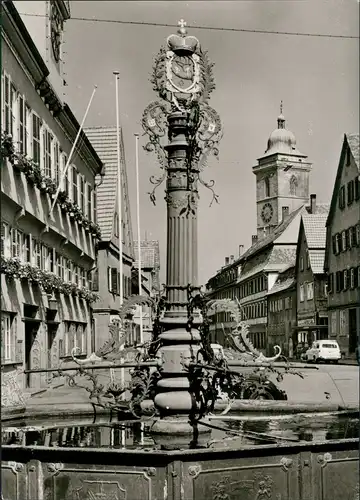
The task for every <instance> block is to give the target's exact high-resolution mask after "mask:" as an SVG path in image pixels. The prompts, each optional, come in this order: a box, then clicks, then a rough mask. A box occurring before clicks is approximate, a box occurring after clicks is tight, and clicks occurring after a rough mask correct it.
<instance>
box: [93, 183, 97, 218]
mask: <svg viewBox="0 0 360 500" xmlns="http://www.w3.org/2000/svg"><path fill="white" fill-rule="evenodd" d="M96 208H97V207H96V192H95V190H94V191H93V216H92V221H93V222H95V223H96Z"/></svg>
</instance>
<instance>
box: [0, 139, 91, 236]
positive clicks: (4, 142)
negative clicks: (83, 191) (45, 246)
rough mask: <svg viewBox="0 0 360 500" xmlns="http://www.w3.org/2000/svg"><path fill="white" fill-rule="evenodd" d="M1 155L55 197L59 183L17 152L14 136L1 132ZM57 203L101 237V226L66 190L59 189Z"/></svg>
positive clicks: (40, 188) (88, 229)
mask: <svg viewBox="0 0 360 500" xmlns="http://www.w3.org/2000/svg"><path fill="white" fill-rule="evenodd" d="M1 157H2V158H8V160H9V161H10V163H11V164H12V166H13V167H14V169H15V170H16V171H18V172H23V173H24V175H25V177H26V179H27V181H28V182H29V183H30V184H31V185H33V186H36V187H37V188H39V190H40V191H41V192H42V193H44V194H49V196H50V197H51V198H52V199H55V195H56V191H57V188H58V186H57V184H56V182H55V181H54V180H53V179H51V178H50V177H48V176H46V175H44V174H43V173H42V171H41V169H40V167H39V165H37V164H36V163H35V162H34V161H33V160H32V158H30V157H29V156H26V155H24V154H21V153H16V152H15V147H14V143H13V139H12V136H11V135H10V134H4V133H2V134H1ZM56 201H57V203H58V204H59V206H60V208H61V210H62V211H63V212H64V213H68V214H69V216H70V218H71V219H72V220H74V221H76V222H77V223H78V224H80V225H81V226H83V227H84V229H85V231H87V232H89V233H90V234H91V235H92V236H94V237H95V238H97V239H98V240H100V239H101V230H100V226H99V225H98V224H96V223H95V222H92V221H91V220H90V219H88V218H87V217H86V216H85V215H84V213H83V211H82V210H81V208H80V207H79V206H78V205H77V204H76V203H73V202H72V201H70V200H69V198H68V196H67V194H66V192H65V191H63V190H61V191H59V194H58V197H57V200H56Z"/></svg>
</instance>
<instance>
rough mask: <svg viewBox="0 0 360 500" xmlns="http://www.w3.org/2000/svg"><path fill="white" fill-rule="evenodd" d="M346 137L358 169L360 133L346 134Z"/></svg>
mask: <svg viewBox="0 0 360 500" xmlns="http://www.w3.org/2000/svg"><path fill="white" fill-rule="evenodd" d="M346 137H347V142H348V145H349V148H350V151H351V154H352V155H353V157H354V160H355V164H356V166H357V168H358V170H360V151H359V134H346Z"/></svg>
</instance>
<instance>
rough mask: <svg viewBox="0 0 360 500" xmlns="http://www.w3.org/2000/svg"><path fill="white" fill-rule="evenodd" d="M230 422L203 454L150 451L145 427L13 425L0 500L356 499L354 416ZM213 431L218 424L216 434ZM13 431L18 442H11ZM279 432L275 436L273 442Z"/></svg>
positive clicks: (73, 423)
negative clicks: (237, 434) (2, 498)
mask: <svg viewBox="0 0 360 500" xmlns="http://www.w3.org/2000/svg"><path fill="white" fill-rule="evenodd" d="M235 417H236V416H235ZM237 417H239V418H240V420H238V421H236V422H233V424H232V425H231V426H228V427H227V428H228V432H224V431H223V430H220V431H219V430H216V429H214V430H212V431H211V436H209V441H208V447H207V448H200V449H187V450H176V451H165V450H159V449H157V448H156V444H154V441H153V439H152V437H151V434H150V433H149V432H148V431H149V429H150V427H151V424H152V422H150V421H144V422H136V423H134V422H129V421H124V422H109V421H107V422H106V418H105V417H104V416H101V420H100V421H97V422H90V421H89V417H87V418H85V419H84V420H83V421H82V420H81V419H78V418H77V419H76V420H71V419H61V420H60V419H57V420H56V421H54V422H50V421H49V419H48V421H47V422H46V423H45V424H42V425H38V424H37V423H36V422H33V423H31V422H30V421H29V422H23V424H26V425H22V422H21V421H18V422H14V424H13V426H12V427H8V428H7V429H6V428H5V429H4V427H3V429H2V433H3V446H2V494H3V497H4V498H6V499H7V500H34V499H49V500H50V499H51V500H52V499H53V500H60V499H61V500H65V499H66V500H85V499H86V500H89V499H104V500H105V499H113V500H115V499H119V500H120V499H123V500H125V499H126V500H143V499H144V500H145V499H146V500H155V499H156V500H160V499H163V500H175V499H181V498H182V499H186V500H192V499H194V500H195V499H196V500H205V499H214V500H215V499H216V500H217V499H229V500H236V499H239V498H241V499H242V500H243V499H244V500H253V499H254V498H257V499H266V498H274V499H275V498H279V499H280V498H281V499H288V500H305V499H306V500H308V499H321V500H325V499H326V500H338V499H339V498H342V499H348V498H349V499H350V500H352V499H353V498H356V497H355V495H356V491H357V487H358V467H359V439H358V438H357V437H354V436H358V414H357V415H342V416H334V415H327V416H326V417H325V415H324V414H322V415H321V417H319V416H318V417H317V418H316V419H315V418H314V417H313V416H311V415H307V416H304V415H302V416H289V415H288V416H284V415H283V416H282V417H281V418H280V415H278V417H279V418H277V419H276V417H274V418H273V419H272V420H273V421H272V423H271V419H270V420H269V419H268V418H266V419H263V420H262V421H259V417H260V416H259V415H257V416H255V417H254V419H251V418H250V417H249V414H242V415H237ZM324 417H325V419H324ZM224 418H226V417H224ZM227 418H229V417H227ZM284 418H285V420H286V419H287V422H286V421H284ZM241 419H248V420H246V421H245V422H244V420H241ZM256 419H257V420H256ZM15 423H16V425H17V427H16V429H14V425H15ZM216 424H219V422H218V420H216V422H214V426H215V427H216ZM315 424H316V425H315ZM142 426H143V428H145V431H144V430H143V431H142V429H141V427H142ZM81 428H82V429H84V428H85V429H87V433H88V435H89V436H90V435H91V436H93V438H92V439H90V440H88V441H86V436H85V434H82V433H81V432H82V431H81ZM146 429H147V430H146ZM239 429H240V430H242V431H243V432H246V433H247V437H246V438H244V437H239V438H238V439H237V438H236V437H235V438H234V433H236V432H237V431H238V430H239ZM90 431H91V432H90ZM6 432H7V434H6ZM12 432H13V433H17V434H18V435H20V438H19V439H18V440H16V439H15V438H14V439H13V440H12V441H11V439H12V438H11V433H12ZM276 433H278V437H279V436H281V438H280V440H278V441H277V440H276ZM261 434H262V435H264V434H265V440H264V439H263V440H261V439H258V436H259V435H261ZM84 436H85V437H84ZM269 436H271V438H269ZM273 438H274V439H275V440H274V441H273V442H272V443H271V444H269V439H270V441H271V439H273ZM286 439H288V441H286ZM310 439H312V442H309V440H310ZM21 440H22V441H21ZM11 442H12V443H13V444H9V443H11ZM5 443H7V444H5ZM264 492H265V493H264Z"/></svg>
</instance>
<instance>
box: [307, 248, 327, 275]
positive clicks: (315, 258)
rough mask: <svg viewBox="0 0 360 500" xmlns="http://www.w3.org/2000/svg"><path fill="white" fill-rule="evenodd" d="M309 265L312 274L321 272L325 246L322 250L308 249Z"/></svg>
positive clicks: (322, 271)
mask: <svg viewBox="0 0 360 500" xmlns="http://www.w3.org/2000/svg"><path fill="white" fill-rule="evenodd" d="M309 259H310V266H311V270H312V272H313V274H323V273H324V272H325V271H324V261H325V248H324V249H323V250H309Z"/></svg>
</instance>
